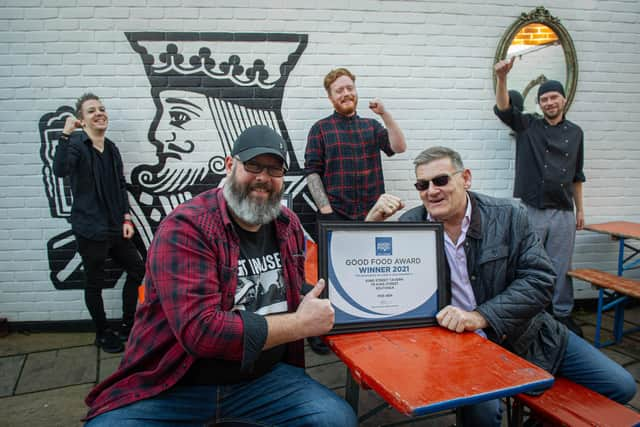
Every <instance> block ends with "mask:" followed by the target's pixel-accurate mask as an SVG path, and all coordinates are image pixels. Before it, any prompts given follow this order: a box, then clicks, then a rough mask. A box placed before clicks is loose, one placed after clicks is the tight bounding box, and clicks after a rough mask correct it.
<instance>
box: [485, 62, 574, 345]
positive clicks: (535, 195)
mask: <svg viewBox="0 0 640 427" xmlns="http://www.w3.org/2000/svg"><path fill="white" fill-rule="evenodd" d="M514 59H515V57H514V58H511V60H503V61H500V62H498V63H497V64H496V65H495V67H494V68H495V73H496V77H497V85H496V106H495V107H494V112H495V114H496V115H497V116H498V118H500V120H502V122H504V123H505V124H506V125H507V126H509V127H510V128H511V129H512V130H513V131H515V132H516V169H515V183H514V189H513V193H514V194H513V195H514V197H517V198H520V199H521V200H522V202H523V203H524V204H525V205H526V207H527V211H528V214H529V218H530V220H531V223H532V224H533V226H534V228H535V230H536V232H537V234H538V235H539V237H540V239H541V241H542V243H543V245H544V248H545V250H546V251H547V253H548V254H549V257H550V258H551V261H552V262H553V267H554V269H555V272H556V274H557V278H556V282H555V285H554V289H553V298H552V309H553V315H554V316H555V317H556V318H557V319H558V320H559V321H561V322H562V323H564V324H566V325H567V326H568V327H569V328H570V329H571V330H573V331H574V332H576V333H577V334H578V335H582V331H581V330H580V327H579V326H578V325H576V324H575V322H574V321H573V320H572V319H571V312H572V310H573V283H572V280H571V277H570V276H568V275H567V272H568V271H569V270H570V269H571V258H572V255H573V246H574V242H575V236H576V230H581V229H582V227H583V225H584V210H583V204H582V183H583V182H584V181H585V176H584V172H583V170H582V168H583V163H584V146H583V139H584V136H583V133H582V129H580V127H579V126H578V125H576V124H575V123H572V122H570V121H569V120H567V119H566V118H565V106H566V102H567V100H566V99H565V94H564V88H563V87H562V84H561V83H560V82H558V81H556V80H547V81H546V82H544V83H542V84H541V85H540V87H539V89H538V104H539V105H540V109H541V110H542V114H543V117H539V116H537V115H532V114H525V113H522V112H521V111H520V110H518V109H517V108H514V107H513V106H512V105H510V103H509V94H508V90H507V74H508V73H509V71H510V70H511V68H512V67H513V62H514ZM574 204H575V215H574Z"/></svg>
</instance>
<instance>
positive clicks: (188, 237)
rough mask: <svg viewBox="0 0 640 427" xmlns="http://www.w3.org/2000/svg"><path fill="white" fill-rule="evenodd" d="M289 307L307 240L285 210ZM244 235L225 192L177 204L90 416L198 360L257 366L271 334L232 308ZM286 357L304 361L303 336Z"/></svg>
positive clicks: (167, 380) (149, 392)
mask: <svg viewBox="0 0 640 427" xmlns="http://www.w3.org/2000/svg"><path fill="white" fill-rule="evenodd" d="M274 223H275V227H276V236H278V237H277V238H278V246H279V248H280V256H281V258H282V265H283V273H284V281H285V283H286V285H287V303H288V308H289V312H293V311H295V309H296V308H297V306H298V304H299V303H300V290H301V287H302V283H303V280H304V238H303V235H302V231H301V230H302V227H301V225H300V222H299V220H298V218H297V217H296V216H295V214H293V213H292V212H291V211H290V210H288V209H286V208H283V209H282V213H281V214H280V216H279V217H278V218H277V219H276V220H275V221H274ZM239 255H240V247H239V240H238V235H237V234H236V232H235V231H234V225H233V223H232V221H231V219H230V217H229V215H228V212H227V204H226V201H225V199H224V197H223V195H222V190H221V189H214V190H209V191H207V192H205V193H202V194H200V195H199V196H197V197H195V198H193V199H191V200H190V201H188V202H186V203H184V204H182V205H180V206H179V207H177V208H176V209H175V210H174V211H173V212H172V213H171V214H170V215H169V216H168V217H167V218H166V219H165V220H164V221H163V222H162V224H161V225H160V227H159V229H158V231H157V232H156V234H155V237H154V239H153V242H152V243H151V246H150V247H149V251H148V255H147V270H146V283H145V286H146V290H145V301H144V303H142V304H141V305H140V306H139V307H138V310H137V312H136V320H135V323H134V327H133V330H132V332H131V337H130V339H129V344H128V345H127V349H126V352H125V353H124V357H123V359H122V362H121V363H120V366H119V367H118V370H117V371H116V372H115V373H114V374H112V375H111V376H110V377H108V378H107V379H106V380H104V381H103V382H102V383H100V384H98V385H97V386H96V387H95V388H94V389H93V390H92V391H91V392H90V393H89V395H88V396H87V398H86V403H87V405H88V406H89V407H90V409H89V413H88V414H87V418H91V417H94V416H96V415H99V414H101V413H103V412H106V411H110V410H112V409H115V408H118V407H121V406H124V405H127V404H130V403H133V402H135V401H138V400H142V399H146V398H150V397H152V396H155V395H157V394H159V393H161V392H163V391H165V390H167V389H169V388H171V387H173V386H174V385H175V384H176V383H177V382H178V381H179V380H180V379H181V378H182V377H183V376H184V374H185V373H186V372H187V371H188V370H189V368H190V367H191V365H192V364H193V362H194V361H195V360H196V359H198V358H219V359H224V360H235V361H239V362H240V363H241V364H242V366H247V365H248V364H250V363H253V362H254V361H255V360H256V359H257V357H258V356H259V355H260V351H261V349H262V347H263V345H264V342H265V340H266V336H267V325H266V320H265V319H264V317H262V316H260V315H257V314H255V313H251V312H246V311H230V310H231V308H232V306H233V301H234V296H235V293H236V285H237V283H238V257H239ZM285 361H286V362H288V363H291V364H294V365H297V366H304V352H303V341H302V340H299V341H296V342H293V343H289V344H287V352H286V356H285Z"/></svg>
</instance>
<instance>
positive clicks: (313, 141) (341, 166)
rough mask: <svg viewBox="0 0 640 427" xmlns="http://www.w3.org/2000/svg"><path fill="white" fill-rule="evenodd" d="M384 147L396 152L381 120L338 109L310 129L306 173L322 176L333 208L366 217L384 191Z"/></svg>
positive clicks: (343, 213)
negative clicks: (381, 154) (345, 112)
mask: <svg viewBox="0 0 640 427" xmlns="http://www.w3.org/2000/svg"><path fill="white" fill-rule="evenodd" d="M381 150H382V151H384V152H385V153H386V154H387V156H392V155H393V154H394V152H393V150H392V149H391V144H390V142H389V135H388V133H387V130H386V129H385V128H384V127H383V126H382V125H381V124H380V123H379V122H378V121H377V120H373V119H366V118H362V117H359V116H358V115H357V114H355V115H353V116H351V117H345V116H343V115H342V114H339V113H337V112H334V113H333V114H332V115H331V116H329V117H326V118H324V119H322V120H319V121H318V122H316V123H315V124H314V125H313V127H312V128H311V130H310V131H309V136H308V137H307V148H306V150H305V153H304V160H305V173H306V174H307V175H309V174H312V173H317V174H318V175H320V177H321V178H322V182H323V184H324V188H325V191H326V192H327V196H329V203H331V207H332V208H333V210H335V211H336V212H339V213H341V214H342V215H346V216H348V217H349V218H351V219H354V220H363V219H364V218H365V216H367V212H369V209H371V207H372V206H373V205H374V204H375V202H376V200H378V197H380V195H381V194H383V193H384V178H383V176H382V160H381V158H380V151H381Z"/></svg>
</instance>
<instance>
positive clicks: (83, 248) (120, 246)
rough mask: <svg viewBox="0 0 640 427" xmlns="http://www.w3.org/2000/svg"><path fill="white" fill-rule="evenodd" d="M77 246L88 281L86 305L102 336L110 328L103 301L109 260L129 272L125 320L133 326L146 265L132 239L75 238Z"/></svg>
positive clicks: (124, 300) (123, 305)
mask: <svg viewBox="0 0 640 427" xmlns="http://www.w3.org/2000/svg"><path fill="white" fill-rule="evenodd" d="M76 242H77V243H78V253H80V256H81V257H82V264H83V266H84V271H85V275H86V277H87V285H86V287H85V290H84V302H85V304H86V305H87V309H88V310H89V314H91V318H92V319H93V322H94V323H95V325H96V329H97V330H98V331H99V332H100V331H103V330H104V329H106V328H107V316H106V314H105V312H104V301H103V300H102V289H103V288H104V287H105V283H104V279H105V270H104V266H105V261H106V260H107V257H111V258H112V259H113V260H114V261H115V262H116V263H117V264H118V265H119V266H120V267H122V268H123V269H124V270H125V271H126V272H127V280H126V281H125V283H124V287H123V288H122V320H123V322H124V323H126V324H127V325H131V324H133V317H134V315H135V312H136V303H137V299H138V286H140V284H141V283H142V279H143V278H144V263H143V262H142V258H141V257H140V254H138V251H137V250H136V247H135V246H134V245H133V242H132V241H131V239H125V238H123V237H122V235H110V236H109V237H108V238H107V240H100V241H98V240H90V239H85V238H84V237H81V236H78V235H76Z"/></svg>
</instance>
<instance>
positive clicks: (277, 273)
mask: <svg viewBox="0 0 640 427" xmlns="http://www.w3.org/2000/svg"><path fill="white" fill-rule="evenodd" d="M235 226H236V227H235V229H236V231H237V232H238V236H239V237H240V258H239V259H238V287H237V288H236V296H235V299H234V307H233V310H248V311H252V312H254V313H258V314H261V315H263V316H265V315H268V314H276V313H283V312H286V311H287V295H286V287H285V283H284V279H283V276H282V271H283V269H282V265H281V263H280V251H279V249H278V244H277V241H276V235H275V227H274V226H273V224H272V223H269V224H266V225H263V226H262V227H260V229H259V230H258V231H257V232H255V233H254V232H250V231H246V230H244V229H243V228H241V227H240V226H238V225H237V224H235ZM284 354H285V346H284V345H280V346H277V347H273V348H270V349H269V350H265V351H263V352H262V353H261V354H260V356H259V357H258V359H257V360H256V362H255V363H254V364H253V366H252V367H251V368H250V369H248V370H245V371H240V362H239V361H229V360H221V359H198V360H196V361H195V362H194V364H193V366H191V368H190V369H189V371H188V372H187V374H186V375H185V376H184V378H183V379H182V380H181V381H180V383H181V384H185V385H208V384H233V383H237V382H240V381H249V380H252V379H255V378H258V377H260V376H262V375H264V374H266V373H267V372H269V371H270V370H271V369H272V368H273V367H274V366H275V365H276V363H278V362H280V361H281V360H282V359H283V358H284Z"/></svg>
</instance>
